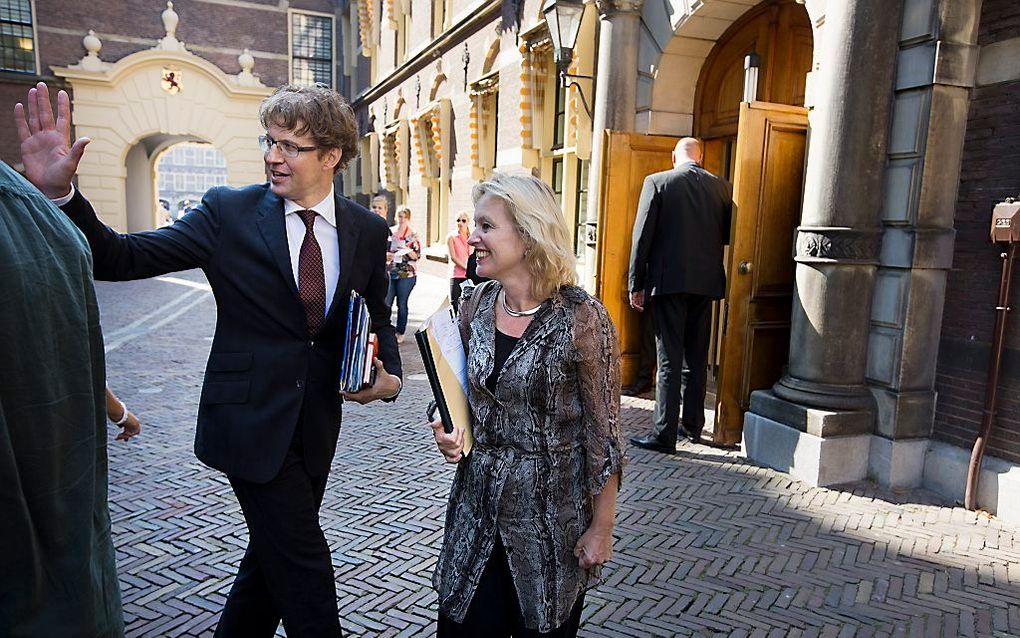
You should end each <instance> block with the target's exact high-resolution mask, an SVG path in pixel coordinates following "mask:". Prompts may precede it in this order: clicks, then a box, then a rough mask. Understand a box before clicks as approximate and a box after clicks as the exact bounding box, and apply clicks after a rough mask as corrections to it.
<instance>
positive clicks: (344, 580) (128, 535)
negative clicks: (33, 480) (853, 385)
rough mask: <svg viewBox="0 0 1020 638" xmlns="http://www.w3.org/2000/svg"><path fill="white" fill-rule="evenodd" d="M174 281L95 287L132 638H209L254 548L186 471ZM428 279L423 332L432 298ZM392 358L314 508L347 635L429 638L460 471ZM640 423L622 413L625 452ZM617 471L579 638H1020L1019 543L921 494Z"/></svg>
mask: <svg viewBox="0 0 1020 638" xmlns="http://www.w3.org/2000/svg"><path fill="white" fill-rule="evenodd" d="M176 278H177V281H176V282H174V281H148V282H133V283H124V284H102V283H101V284H99V296H100V303H101V307H102V311H103V323H104V329H105V331H106V333H107V341H108V345H112V346H114V348H113V349H112V350H111V351H110V353H109V355H108V371H109V377H110V384H111V386H112V387H114V388H115V389H116V390H117V391H118V392H119V393H120V394H121V395H122V397H123V398H124V399H125V400H126V401H127V403H128V404H129V405H130V406H131V407H132V409H133V410H135V411H136V412H137V413H138V414H139V415H140V416H141V418H142V420H143V423H144V427H145V429H144V431H143V435H142V436H141V437H138V438H137V439H135V440H133V441H131V442H130V443H128V444H119V443H117V442H113V441H111V443H110V465H111V471H110V477H111V478H110V480H111V489H110V500H111V503H110V507H111V514H112V517H113V528H114V542H115V544H116V546H117V550H118V569H119V573H120V579H121V587H122V589H123V597H124V606H125V616H126V623H127V628H128V635H129V636H160V637H162V636H207V635H210V634H211V631H212V628H213V627H214V626H215V622H216V617H217V613H218V610H219V609H220V608H221V606H222V603H223V600H224V597H225V595H226V592H227V591H228V589H229V586H230V581H231V577H232V575H233V573H234V570H235V569H236V565H237V563H238V561H239V560H240V558H241V554H242V552H243V548H244V545H245V542H246V533H245V530H244V525H243V521H242V518H241V514H240V510H239V508H238V506H237V504H236V502H235V500H234V498H233V495H232V494H231V492H230V489H229V486H228V484H227V482H226V480H225V479H224V478H223V477H222V476H220V475H219V474H218V473H217V472H215V471H212V470H209V469H208V468H206V467H204V466H203V465H202V464H201V463H199V462H198V461H197V460H196V459H195V457H194V454H193V452H192V437H193V435H194V421H195V414H196V411H197V400H198V394H199V388H200V384H201V376H202V370H203V366H204V363H205V357H206V354H207V352H208V349H209V343H210V337H211V335H212V331H213V329H214V316H213V312H214V305H213V301H212V297H211V295H210V294H209V293H208V292H206V291H205V290H203V289H202V285H203V280H202V278H201V275H200V274H198V273H195V272H191V273H184V274H182V275H178V276H176ZM181 280H183V282H182V281H181ZM422 280H423V281H422V283H421V284H420V289H418V290H417V294H416V296H414V297H412V304H414V305H415V306H416V307H415V309H416V310H418V313H417V314H418V316H420V314H421V311H422V308H423V307H424V306H426V305H429V304H428V302H427V300H428V297H429V296H430V295H434V294H440V291H441V290H442V289H443V288H444V287H445V282H444V281H443V280H442V279H440V278H436V277H428V276H423V277H422ZM402 352H403V354H404V358H405V366H406V372H407V375H406V390H405V394H404V395H403V397H402V398H401V400H400V401H398V402H396V403H394V404H385V405H372V406H356V405H354V406H345V415H344V417H345V418H344V427H343V431H342V433H341V439H340V446H339V453H338V455H337V458H336V460H335V462H334V464H333V471H332V475H331V478H330V483H329V486H328V487H327V492H326V499H325V503H324V505H323V509H322V522H323V527H324V529H325V531H326V535H327V539H328V540H329V542H330V546H331V548H332V551H333V561H334V566H335V569H336V574H337V584H338V595H339V598H340V607H341V613H342V616H343V625H344V628H345V630H346V631H347V632H348V635H351V636H431V635H433V630H432V626H431V623H432V620H433V618H434V616H435V596H434V594H433V592H432V590H431V588H430V587H429V579H430V577H431V573H432V569H433V566H434V564H435V557H436V554H437V551H438V547H439V544H440V542H441V538H442V521H443V513H444V510H445V498H446V494H447V490H448V486H449V482H450V479H451V477H452V471H453V470H452V468H451V467H448V466H446V465H445V464H444V463H442V461H441V459H440V458H439V457H438V455H437V454H436V453H435V451H434V449H433V444H432V443H431V437H430V436H429V432H428V430H427V428H426V427H425V426H424V424H423V421H424V419H423V417H422V415H423V412H424V407H425V403H426V401H427V395H428V387H427V383H426V382H425V381H424V380H423V378H422V377H421V375H420V363H419V362H418V361H417V357H416V355H415V354H414V350H413V346H412V345H411V344H410V342H408V343H405V345H404V346H403V349H402ZM650 408H651V402H650V401H648V400H644V399H634V398H625V399H624V409H623V417H624V425H625V430H626V432H627V433H628V434H631V433H634V432H638V431H642V430H643V429H644V428H645V427H646V424H647V422H648V420H649V418H650ZM111 434H112V429H111ZM630 455H631V464H630V466H629V467H628V468H627V470H626V472H625V478H624V484H623V488H622V491H621V494H620V501H619V513H618V523H617V530H616V534H617V537H618V541H617V544H616V556H615V557H614V559H613V561H612V562H611V564H610V565H609V567H608V569H607V570H606V572H605V575H606V584H605V585H604V586H603V587H601V588H599V589H598V590H596V591H595V592H593V593H591V594H590V595H589V597H588V602H587V604H586V607H585V612H584V619H585V625H584V628H583V629H582V631H581V635H582V636H710V635H729V636H756V637H758V636H761V637H765V636H770V637H771V636H793V637H797V636H805V637H807V636H825V637H833V638H836V637H839V638H843V637H848V636H861V637H866V636H1017V635H1020V538H1018V530H1017V529H1016V528H1013V527H1010V526H1008V525H1004V524H1002V523H1000V522H999V521H997V520H995V519H994V518H991V517H989V516H987V515H984V514H974V513H971V512H967V511H965V510H963V509H961V508H958V507H955V508H954V507H947V506H945V505H944V504H943V503H940V502H939V501H938V500H937V498H936V497H935V496H933V495H931V494H928V493H925V492H910V493H891V492H888V491H883V490H880V489H877V488H875V487H874V486H872V485H870V484H864V483H861V484H854V485H850V486H845V487H844V488H843V489H839V490H832V489H822V488H811V487H807V486H805V485H803V484H801V483H797V482H795V481H792V480H790V479H789V478H788V477H786V476H785V475H783V474H780V473H777V472H774V471H772V470H768V469H765V468H761V467H757V466H755V465H753V464H750V463H748V462H746V461H745V460H743V459H741V458H740V457H739V455H738V454H737V453H735V452H730V451H720V450H714V449H711V448H707V447H702V446H697V447H694V446H686V447H683V448H681V450H680V451H679V452H678V454H677V455H676V456H675V457H672V458H670V457H665V456H662V455H658V454H654V453H650V452H645V451H643V450H631V451H630ZM281 635H282V631H281Z"/></svg>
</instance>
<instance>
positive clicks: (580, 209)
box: [574, 160, 591, 257]
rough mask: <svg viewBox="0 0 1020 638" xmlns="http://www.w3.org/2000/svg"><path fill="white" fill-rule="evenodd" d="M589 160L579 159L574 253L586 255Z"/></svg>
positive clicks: (580, 255) (579, 255) (581, 255)
mask: <svg viewBox="0 0 1020 638" xmlns="http://www.w3.org/2000/svg"><path fill="white" fill-rule="evenodd" d="M590 164H591V162H589V161H588V160H577V202H576V205H575V208H574V210H575V211H577V225H576V226H575V227H574V254H575V255H577V256H578V257H584V233H585V221H584V220H585V217H587V216H588V167H589V165H590Z"/></svg>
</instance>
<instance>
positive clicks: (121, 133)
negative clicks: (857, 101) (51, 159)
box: [53, 47, 272, 231]
mask: <svg viewBox="0 0 1020 638" xmlns="http://www.w3.org/2000/svg"><path fill="white" fill-rule="evenodd" d="M96 64H97V63H95V62H93V63H92V64H91V65H85V64H84V63H82V64H78V65H74V66H71V67H63V68H54V69H53V71H54V73H55V74H56V75H57V76H59V77H63V78H65V79H66V80H67V81H68V82H69V83H70V84H71V85H72V86H73V88H74V103H73V104H72V117H73V122H74V126H75V133H76V134H77V135H78V136H82V137H89V138H91V139H92V143H91V144H90V145H89V147H88V149H87V150H86V152H85V156H84V158H83V159H82V162H81V164H80V166H79V170H78V185H79V187H80V188H81V189H82V191H83V192H84V193H86V194H87V195H88V196H89V199H90V200H91V202H92V204H93V205H94V206H95V207H96V211H97V213H98V214H99V216H100V219H102V220H103V221H104V222H106V223H107V224H110V225H111V226H113V227H115V228H118V229H121V230H129V231H134V230H143V229H146V228H153V227H154V226H155V222H156V217H155V215H156V212H155V205H156V197H155V185H154V179H155V177H154V174H155V171H154V162H155V159H156V156H157V155H158V153H159V152H160V151H161V150H163V149H165V148H167V147H168V146H171V145H173V144H175V143H178V142H182V141H204V142H209V143H211V144H213V145H214V146H215V147H216V148H218V149H219V150H220V151H221V152H222V153H223V155H224V157H225V159H226V163H227V167H226V169H227V170H226V174H227V183H229V184H231V185H234V186H241V185H244V184H250V183H257V182H261V181H263V180H264V179H265V172H264V165H263V161H262V153H261V152H260V151H259V148H258V143H257V138H258V136H259V135H261V134H262V132H263V131H262V126H261V125H260V124H259V119H258V108H259V104H260V103H261V101H262V100H263V99H265V97H266V96H268V95H269V94H270V93H271V92H272V90H271V89H269V88H267V87H265V86H263V85H262V84H260V83H257V81H253V80H252V79H251V78H249V77H247V76H245V75H244V72H242V73H241V74H238V75H237V76H233V75H227V74H226V73H224V72H223V71H221V70H220V69H219V68H218V67H216V66H215V65H214V64H212V63H211V62H209V61H207V60H204V59H202V58H200V57H198V56H196V55H194V54H192V53H190V52H188V51H186V50H183V49H182V48H178V49H174V50H165V49H160V48H158V47H157V48H155V49H150V50H146V51H140V52H138V53H134V54H131V55H129V56H127V57H125V58H122V59H121V60H119V61H117V62H116V63H113V64H107V63H98V64H99V67H98V68H97V67H96ZM168 70H171V71H168ZM170 72H172V73H173V74H174V82H175V84H174V85H173V86H169V85H168V84H167V82H166V81H165V79H166V78H167V76H168V74H169V73H170ZM249 75H250V74H249ZM168 86H169V88H168ZM128 211H131V215H130V218H129V214H128Z"/></svg>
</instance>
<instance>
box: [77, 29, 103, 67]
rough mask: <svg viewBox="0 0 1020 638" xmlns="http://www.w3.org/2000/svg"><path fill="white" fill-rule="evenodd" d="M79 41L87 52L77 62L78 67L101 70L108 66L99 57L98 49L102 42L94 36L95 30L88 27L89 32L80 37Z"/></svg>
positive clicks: (100, 47) (101, 46)
mask: <svg viewBox="0 0 1020 638" xmlns="http://www.w3.org/2000/svg"><path fill="white" fill-rule="evenodd" d="M81 43H82V46H84V47H85V50H86V51H88V54H87V55H86V56H85V57H83V58H82V59H81V62H79V63H78V67H79V68H82V69H84V70H86V71H102V70H104V69H106V68H107V66H109V65H107V64H106V63H105V62H103V61H102V60H100V59H99V50H100V49H102V48H103V43H102V42H101V41H100V40H99V38H97V37H96V32H95V31H93V30H92V29H89V34H88V35H86V36H85V37H84V38H83V39H82V41H81Z"/></svg>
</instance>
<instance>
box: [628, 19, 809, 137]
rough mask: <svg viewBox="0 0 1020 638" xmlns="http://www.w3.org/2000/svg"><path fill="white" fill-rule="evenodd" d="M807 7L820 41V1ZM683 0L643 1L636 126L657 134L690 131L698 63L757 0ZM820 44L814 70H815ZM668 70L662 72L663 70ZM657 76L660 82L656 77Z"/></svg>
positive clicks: (643, 131) (692, 119)
mask: <svg viewBox="0 0 1020 638" xmlns="http://www.w3.org/2000/svg"><path fill="white" fill-rule="evenodd" d="M797 2H798V3H800V4H803V5H805V9H806V10H807V13H808V16H809V17H810V19H811V24H812V32H813V36H814V39H815V41H816V42H817V41H819V40H818V38H819V33H818V25H819V24H821V18H822V7H823V5H824V0H797ZM689 4H691V3H688V2H685V1H683V0H666V1H664V2H645V3H644V5H643V6H642V12H641V19H642V22H643V23H644V24H645V26H646V27H647V28H646V29H643V30H642V34H641V43H640V52H641V53H640V56H639V60H638V74H639V80H638V87H637V113H636V120H635V125H636V130H637V131H638V132H642V133H650V134H658V135H690V134H691V133H693V131H694V113H695V94H696V89H697V84H698V79H699V77H700V75H701V70H702V66H703V65H704V63H705V60H706V58H707V57H708V55H709V53H711V51H712V48H713V47H714V46H715V44H716V42H717V41H718V40H719V38H720V36H722V35H723V34H724V33H725V32H726V30H727V29H729V28H730V26H732V25H733V24H734V23H735V22H736V21H737V20H739V19H740V18H741V17H742V16H743V15H744V14H746V13H747V12H748V11H751V10H752V9H753V8H754V7H755V6H757V5H759V4H761V0H704V1H703V2H701V3H698V4H697V5H696V7H695V8H693V9H688V5H689ZM820 50H821V47H816V48H815V60H814V62H813V64H812V68H818V55H819V52H820ZM664 69H668V73H665V74H663V70H664ZM660 80H661V81H660Z"/></svg>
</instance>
